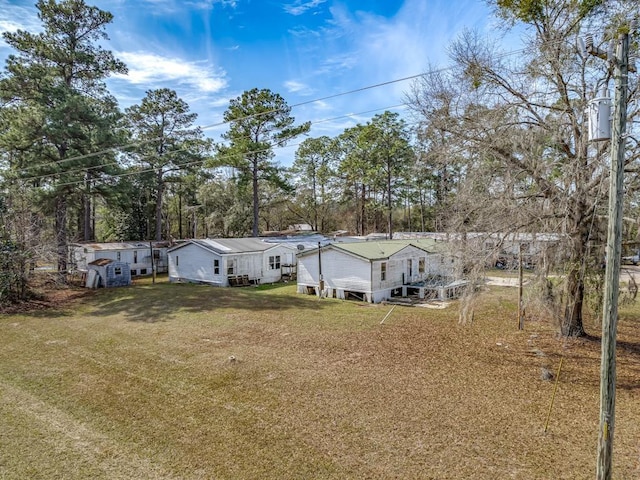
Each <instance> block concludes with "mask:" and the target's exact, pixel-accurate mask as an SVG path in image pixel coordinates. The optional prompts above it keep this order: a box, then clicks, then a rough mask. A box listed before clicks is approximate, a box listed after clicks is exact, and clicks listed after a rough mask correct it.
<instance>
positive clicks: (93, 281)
mask: <svg viewBox="0 0 640 480" xmlns="http://www.w3.org/2000/svg"><path fill="white" fill-rule="evenodd" d="M87 268H88V272H87V279H86V284H85V285H86V287H88V288H98V287H107V288H109V287H126V286H127V285H131V269H130V268H129V264H128V263H126V262H119V261H117V260H111V259H110V258H99V259H97V260H94V261H93V262H89V264H88V265H87Z"/></svg>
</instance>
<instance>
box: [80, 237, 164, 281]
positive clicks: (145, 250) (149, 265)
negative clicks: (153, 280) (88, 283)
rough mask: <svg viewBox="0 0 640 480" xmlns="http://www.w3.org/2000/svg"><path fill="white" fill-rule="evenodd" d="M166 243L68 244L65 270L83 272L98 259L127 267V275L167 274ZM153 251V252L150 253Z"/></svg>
mask: <svg viewBox="0 0 640 480" xmlns="http://www.w3.org/2000/svg"><path fill="white" fill-rule="evenodd" d="M169 246H170V243H169V242H164V241H162V242H156V241H153V242H142V241H141V242H108V243H96V242H87V243H71V244H69V268H70V269H71V270H77V271H79V272H82V273H85V272H86V271H87V269H88V265H89V264H90V263H91V262H93V261H95V260H99V259H101V258H105V259H109V260H113V261H116V262H124V263H127V264H128V265H129V268H130V270H131V276H132V277H136V276H140V275H151V274H152V273H153V268H155V270H156V272H158V273H164V272H166V271H167V250H168V249H169ZM152 252H153V253H152Z"/></svg>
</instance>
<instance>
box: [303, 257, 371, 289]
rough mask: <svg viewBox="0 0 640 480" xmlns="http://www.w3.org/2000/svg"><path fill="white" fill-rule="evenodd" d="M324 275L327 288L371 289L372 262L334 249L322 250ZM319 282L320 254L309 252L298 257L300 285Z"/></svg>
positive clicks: (311, 284)
mask: <svg viewBox="0 0 640 480" xmlns="http://www.w3.org/2000/svg"><path fill="white" fill-rule="evenodd" d="M321 255H322V277H323V279H324V281H325V287H326V288H332V289H336V288H338V289H342V290H350V291H354V292H370V291H371V264H370V263H369V261H368V260H365V259H363V258H358V257H355V256H353V255H349V254H346V253H344V252H341V251H337V250H334V249H329V248H327V249H323V250H322V254H321ZM318 284H319V272H318V255H317V252H316V254H309V255H305V256H303V257H300V258H298V285H304V286H317V285H318Z"/></svg>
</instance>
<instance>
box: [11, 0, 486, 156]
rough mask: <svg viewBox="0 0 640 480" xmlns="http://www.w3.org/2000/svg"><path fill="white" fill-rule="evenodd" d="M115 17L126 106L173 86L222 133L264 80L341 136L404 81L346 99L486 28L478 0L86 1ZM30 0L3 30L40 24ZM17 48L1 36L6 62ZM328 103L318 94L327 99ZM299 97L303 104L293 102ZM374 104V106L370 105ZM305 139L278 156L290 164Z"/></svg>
mask: <svg viewBox="0 0 640 480" xmlns="http://www.w3.org/2000/svg"><path fill="white" fill-rule="evenodd" d="M87 3H88V4H90V5H96V6H98V7H100V8H102V9H104V10H108V11H110V12H111V13H113V15H114V21H113V23H112V24H111V25H110V26H109V27H108V29H107V32H108V34H109V37H110V41H109V42H108V43H107V44H106V47H107V48H109V49H111V50H112V51H113V52H114V53H115V54H116V56H117V57H118V58H120V59H121V60H123V61H124V62H125V63H126V64H127V66H128V67H129V74H128V75H127V76H123V77H117V78H111V79H110V80H109V82H108V84H109V88H110V90H111V91H112V93H113V94H114V95H115V96H116V97H117V98H118V101H119V102H120V105H121V107H122V108H124V107H127V106H129V105H132V104H134V103H139V102H140V100H141V99H142V98H143V97H144V95H145V91H147V90H150V89H155V88H163V87H168V88H172V89H174V90H175V91H176V92H177V93H178V95H179V96H180V97H181V98H182V99H183V100H185V101H187V102H188V103H189V105H190V107H191V110H192V111H194V112H196V113H197V114H198V120H197V123H198V125H200V126H202V127H208V128H206V130H205V131H206V133H207V135H208V136H211V137H212V138H214V139H219V135H220V133H222V132H223V131H225V130H226V127H224V126H219V125H218V126H216V124H218V123H219V122H221V121H222V114H223V112H224V110H225V109H226V107H227V106H228V104H229V100H230V99H232V98H235V97H237V96H239V95H240V94H241V93H242V92H243V91H244V90H248V89H251V88H254V87H257V88H268V89H270V90H272V91H274V92H277V93H279V94H280V95H282V96H283V97H284V98H285V100H286V101H287V103H288V104H289V105H291V106H293V110H292V114H293V115H294V116H295V117H296V120H297V121H299V122H303V121H311V122H312V125H313V126H312V130H311V133H310V135H311V136H320V135H332V136H333V135H337V134H339V133H340V132H341V131H342V130H343V129H344V128H346V127H349V126H353V125H355V124H356V123H363V122H366V121H367V120H368V119H370V118H371V117H372V116H373V115H375V114H376V113H381V112H382V111H384V110H385V109H391V110H396V111H402V109H401V108H398V107H396V106H397V105H399V104H401V103H402V101H403V94H404V92H406V91H407V90H408V88H409V86H410V82H409V81H402V82H394V83H391V84H389V85H387V86H381V87H376V88H369V89H366V90H364V91H361V92H358V93H353V94H348V95H339V96H336V97H334V98H326V97H330V96H333V95H338V94H342V93H344V92H349V91H352V90H357V89H361V88H364V87H369V86H373V85H377V84H380V83H385V82H392V81H394V80H398V79H402V78H405V77H409V76H413V75H417V74H419V73H421V72H424V71H425V70H426V69H427V67H428V65H429V64H431V65H437V66H446V65H447V63H448V61H447V58H446V50H447V46H448V45H449V43H450V42H451V41H452V40H453V39H454V38H455V37H456V36H457V35H458V34H459V33H460V32H461V31H462V30H463V29H464V28H478V29H480V30H483V31H486V32H487V33H490V30H491V26H492V25H493V19H492V17H491V15H490V10H489V8H488V7H487V6H486V4H485V2H484V1H482V0H462V1H451V0H448V1H447V0H339V1H337V0H290V1H285V2H278V1H271V0H93V1H92V0H87ZM34 4H35V0H0V32H2V31H7V30H10V31H11V30H15V29H17V28H22V29H26V30H29V31H38V29H39V25H40V24H39V20H38V18H37V10H36V9H35V6H34ZM9 52H10V49H9V48H8V46H7V45H6V44H5V43H4V42H2V41H0V60H2V62H4V58H6V55H8V53H9ZM323 98H324V100H319V99H323ZM298 104H302V105H299V106H297V105H298ZM364 112H367V113H364ZM299 141H300V140H296V141H295V142H294V143H293V144H292V145H290V146H289V147H288V148H285V149H283V150H281V151H277V152H276V160H279V161H280V163H282V164H284V165H287V164H289V163H290V162H291V159H292V155H293V153H292V152H293V150H295V146H296V144H297V143H298V142H299Z"/></svg>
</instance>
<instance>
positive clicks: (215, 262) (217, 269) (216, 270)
mask: <svg viewBox="0 0 640 480" xmlns="http://www.w3.org/2000/svg"><path fill="white" fill-rule="evenodd" d="M213 274H214V275H220V260H218V259H217V258H214V259H213Z"/></svg>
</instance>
